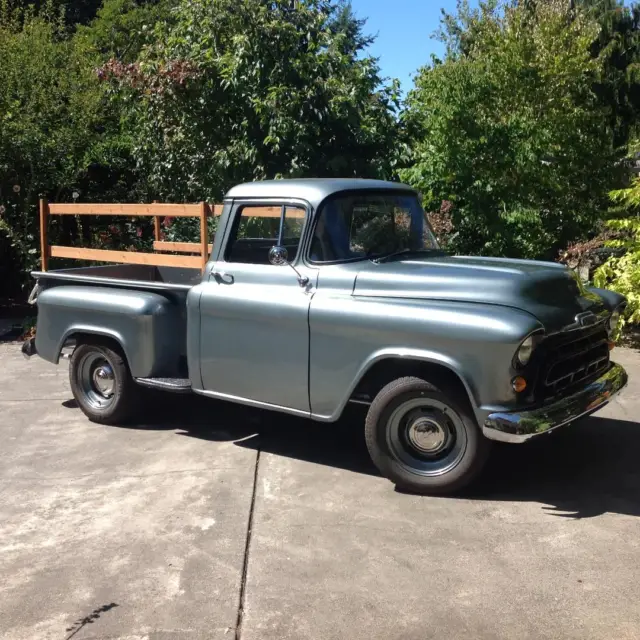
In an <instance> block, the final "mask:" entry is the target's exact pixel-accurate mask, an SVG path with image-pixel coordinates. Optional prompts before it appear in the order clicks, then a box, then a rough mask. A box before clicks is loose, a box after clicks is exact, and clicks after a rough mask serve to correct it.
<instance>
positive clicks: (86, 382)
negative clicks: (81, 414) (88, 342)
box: [77, 351, 116, 409]
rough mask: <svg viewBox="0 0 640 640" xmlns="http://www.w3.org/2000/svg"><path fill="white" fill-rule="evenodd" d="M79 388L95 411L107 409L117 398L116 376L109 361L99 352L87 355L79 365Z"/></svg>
mask: <svg viewBox="0 0 640 640" xmlns="http://www.w3.org/2000/svg"><path fill="white" fill-rule="evenodd" d="M77 367H78V369H77V371H78V382H79V387H80V390H81V392H82V395H83V396H84V400H85V402H86V403H87V404H88V405H89V406H91V407H92V408H93V409H105V408H106V407H108V406H109V405H110V404H111V403H112V402H113V401H114V399H115V397H116V375H115V372H114V370H113V367H112V366H111V363H110V362H109V360H108V359H107V358H106V357H105V356H104V355H103V354H102V353H100V352H99V351H94V352H92V353H87V354H86V355H84V356H83V357H82V359H81V360H80V362H78V365H77Z"/></svg>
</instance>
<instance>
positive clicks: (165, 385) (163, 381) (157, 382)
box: [134, 378, 191, 393]
mask: <svg viewBox="0 0 640 640" xmlns="http://www.w3.org/2000/svg"><path fill="white" fill-rule="evenodd" d="M134 380H135V381H136V382H137V383H138V384H140V385H142V386H143V387H150V388H151V389H162V390H163V391H172V392H173V393H191V381H190V380H189V378H134Z"/></svg>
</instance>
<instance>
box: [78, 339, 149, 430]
mask: <svg viewBox="0 0 640 640" xmlns="http://www.w3.org/2000/svg"><path fill="white" fill-rule="evenodd" d="M98 369H100V371H98ZM109 372H111V375H112V377H110V373H109ZM98 374H100V375H98ZM96 378H98V379H97V380H96ZM69 382H70V384H71V391H72V393H73V397H74V398H75V400H76V402H77V403H78V406H79V407H80V409H81V410H82V412H83V413H84V414H85V415H86V416H87V417H88V418H89V420H91V421H93V422H98V423H100V424H114V425H115V424H122V423H125V422H127V421H128V420H130V419H132V418H133V417H134V416H135V413H136V409H137V407H138V400H139V398H140V394H139V389H138V386H137V385H136V383H135V382H134V381H133V378H132V377H131V373H130V371H129V366H128V365H127V361H126V359H125V357H124V355H123V353H122V352H121V351H120V349H119V348H118V347H116V346H115V345H114V344H112V343H110V342H107V341H102V340H99V339H96V340H95V341H92V342H83V343H80V344H79V345H78V346H77V347H76V348H75V349H74V351H73V355H72V356H71V360H70V362H69Z"/></svg>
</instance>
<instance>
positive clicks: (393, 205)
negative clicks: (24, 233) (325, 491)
mask: <svg viewBox="0 0 640 640" xmlns="http://www.w3.org/2000/svg"><path fill="white" fill-rule="evenodd" d="M265 207H269V208H271V210H272V211H273V210H274V208H275V210H276V212H277V215H275V216H272V217H270V218H265V217H259V216H258V215H257V212H258V211H259V210H264V208H265ZM205 247H206V244H205ZM205 260H206V256H205ZM33 276H34V277H35V278H36V279H37V305H38V323H37V333H36V337H35V342H33V341H30V342H27V343H25V345H24V347H23V351H24V352H25V355H27V356H29V355H33V354H34V353H37V354H38V355H39V356H41V357H42V358H44V359H45V360H47V361H49V362H53V363H57V362H58V361H59V359H60V356H61V352H62V350H63V348H64V347H65V345H69V344H72V345H73V353H72V355H71V358H70V382H71V390H72V392H73V395H74V397H75V399H76V401H77V403H78V405H79V406H80V408H81V409H82V411H83V412H84V413H85V414H86V415H87V416H88V417H89V419H91V420H94V421H96V422H101V423H106V424H113V423H120V422H122V421H126V420H130V419H132V418H133V417H134V415H135V413H136V411H138V410H139V409H140V408H141V402H140V395H139V392H140V386H144V387H154V388H158V389H165V390H166V391H173V392H193V393H197V394H202V395H204V396H209V397H211V398H218V399H223V400H228V401H232V402H237V403H242V404H246V405H250V406H254V407H262V408H264V409H270V410H275V411H281V412H285V413H290V414H295V415H297V416H303V417H306V418H310V419H313V420H317V421H321V422H335V421H337V420H338V418H340V416H341V414H342V413H343V410H344V409H345V406H346V405H347V403H349V402H356V403H361V404H365V405H369V406H368V413H367V417H366V421H365V426H364V431H365V437H366V443H367V446H368V449H369V452H370V454H371V457H372V459H373V461H374V463H375V464H376V465H377V467H378V468H379V470H380V472H381V473H382V474H383V475H384V476H386V477H387V478H389V479H390V480H391V481H392V482H394V483H396V485H398V486H400V487H402V488H404V489H406V490H410V491H414V492H419V493H446V492H452V491H456V490H459V489H460V488H462V487H463V486H465V485H467V484H468V483H469V482H470V481H471V480H472V479H473V478H474V477H475V476H476V475H477V474H478V472H479V471H480V470H481V468H482V467H483V465H484V463H485V461H486V459H487V455H488V453H489V449H490V445H491V442H492V441H495V440H497V441H501V442H509V443H520V442H524V441H527V440H529V439H531V438H533V437H538V436H541V435H542V434H546V433H549V432H550V431H552V430H554V429H556V428H557V427H560V426H562V425H566V424H569V423H571V422H573V421H575V420H576V419H578V418H580V417H582V416H586V415H588V414H590V413H592V412H594V411H596V410H597V409H599V408H601V407H603V406H604V405H605V404H607V402H609V401H610V400H611V398H612V397H613V396H614V395H615V394H616V393H617V392H618V391H620V390H621V389H622V388H623V387H624V386H625V384H626V382H627V375H626V373H625V371H624V369H623V368H622V367H621V366H620V365H618V364H615V363H614V362H612V361H611V360H610V350H611V349H612V347H613V342H612V339H611V337H612V332H613V331H614V330H615V327H616V323H617V321H618V317H619V314H620V312H621V310H622V308H623V305H624V304H625V300H624V298H623V297H621V296H620V295H618V294H615V293H612V292H610V291H604V290H598V289H594V288H590V287H585V286H583V284H582V283H581V282H580V281H579V280H578V279H577V278H576V277H575V276H574V274H573V273H572V272H571V271H570V270H569V269H567V268H566V267H564V266H562V265H559V264H554V263H547V262H535V261H525V260H510V259H503V258H483V257H458V256H448V255H446V254H445V253H444V252H443V251H441V250H440V249H439V248H438V245H437V242H436V239H435V237H434V234H433V232H432V230H431V228H430V226H429V223H428V221H427V219H426V217H425V214H424V212H423V210H422V207H421V205H420V200H419V198H418V195H417V194H416V192H415V191H413V190H412V189H411V188H410V187H407V186H405V185H402V184H395V183H390V182H382V181H372V180H352V179H317V180H311V179H310V180H277V181H265V182H256V183H251V184H243V185H239V186H237V187H234V188H233V189H231V191H229V192H228V193H227V195H226V197H225V199H224V204H223V210H222V214H221V217H220V220H219V225H218V230H217V233H216V235H215V239H214V243H213V247H212V251H211V255H210V259H209V262H208V263H207V264H206V268H205V269H204V273H201V272H200V270H199V269H177V268H169V267H167V268H163V267H155V266H145V265H117V266H97V267H85V268H78V269H65V270H58V271H47V272H35V273H34V274H33Z"/></svg>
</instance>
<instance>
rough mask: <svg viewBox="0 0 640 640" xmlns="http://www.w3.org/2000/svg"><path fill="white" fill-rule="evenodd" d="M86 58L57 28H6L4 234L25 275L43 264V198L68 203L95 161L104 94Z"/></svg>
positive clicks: (1, 119)
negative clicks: (61, 197)
mask: <svg viewBox="0 0 640 640" xmlns="http://www.w3.org/2000/svg"><path fill="white" fill-rule="evenodd" d="M9 24H10V23H9ZM88 58H90V52H89V51H87V50H86V49H84V48H82V47H78V46H76V43H74V42H70V41H68V40H65V39H63V38H61V25H60V24H56V23H55V22H54V23H52V22H47V21H45V20H44V19H42V18H39V17H27V19H26V20H25V21H24V23H23V24H22V25H21V26H19V27H18V29H17V30H12V29H11V24H10V26H6V23H5V26H1V27H0V60H1V61H2V63H1V64H0V206H2V209H3V213H2V217H1V220H0V229H2V230H3V231H4V232H5V234H6V235H7V236H8V237H9V238H10V239H11V241H12V246H13V250H14V254H15V256H14V257H15V259H16V260H17V261H18V264H19V265H20V267H21V268H22V269H30V268H33V267H34V266H35V260H36V258H37V253H38V251H37V249H36V247H37V246H38V243H37V236H38V228H37V219H38V215H37V201H38V198H39V197H40V196H41V195H45V194H56V195H57V194H62V193H65V192H66V193H68V195H69V196H70V195H71V194H70V192H69V191H68V190H69V189H71V188H72V187H73V186H74V185H75V184H76V183H77V181H78V179H79V177H80V175H81V174H82V173H83V172H86V171H87V169H88V166H89V164H90V162H91V158H90V155H89V154H88V151H89V144H90V143H89V141H90V140H92V139H93V137H94V131H95V128H96V126H97V125H98V123H99V118H100V111H101V90H100V87H99V85H98V83H97V82H96V81H95V77H94V74H93V73H92V71H91V68H90V67H89V66H88V65H87V64H86V60H87V59H88Z"/></svg>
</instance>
